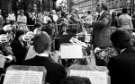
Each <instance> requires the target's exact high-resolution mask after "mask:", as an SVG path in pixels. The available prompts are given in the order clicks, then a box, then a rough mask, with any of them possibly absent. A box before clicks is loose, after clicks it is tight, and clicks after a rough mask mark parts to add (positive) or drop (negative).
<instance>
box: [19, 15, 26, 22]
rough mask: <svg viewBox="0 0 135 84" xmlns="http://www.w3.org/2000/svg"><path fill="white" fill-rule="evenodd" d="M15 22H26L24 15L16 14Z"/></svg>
mask: <svg viewBox="0 0 135 84" xmlns="http://www.w3.org/2000/svg"><path fill="white" fill-rule="evenodd" d="M17 22H22V23H25V24H26V23H27V17H26V16H25V15H23V16H21V15H18V17H17Z"/></svg>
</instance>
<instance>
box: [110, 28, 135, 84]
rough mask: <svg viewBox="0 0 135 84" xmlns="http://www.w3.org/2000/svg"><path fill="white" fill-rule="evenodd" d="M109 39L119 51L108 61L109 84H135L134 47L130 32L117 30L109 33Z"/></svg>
mask: <svg viewBox="0 0 135 84" xmlns="http://www.w3.org/2000/svg"><path fill="white" fill-rule="evenodd" d="M111 41H112V43H113V46H114V47H115V49H116V50H117V51H118V52H119V55H118V56H115V57H112V58H111V59H110V61H109V63H108V69H109V72H110V76H111V84H135V81H134V78H135V72H134V71H135V48H134V46H133V40H132V36H131V34H130V33H129V32H128V31H126V30H125V31H124V30H118V31H116V32H114V33H113V34H112V35H111Z"/></svg>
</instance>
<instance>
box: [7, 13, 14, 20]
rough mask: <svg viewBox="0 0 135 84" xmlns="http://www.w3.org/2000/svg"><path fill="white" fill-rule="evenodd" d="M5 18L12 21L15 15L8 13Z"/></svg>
mask: <svg viewBox="0 0 135 84" xmlns="http://www.w3.org/2000/svg"><path fill="white" fill-rule="evenodd" d="M7 20H8V21H9V20H12V21H16V17H15V14H13V13H12V14H8V17H7Z"/></svg>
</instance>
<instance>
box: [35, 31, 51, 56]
mask: <svg viewBox="0 0 135 84" xmlns="http://www.w3.org/2000/svg"><path fill="white" fill-rule="evenodd" d="M33 46H34V50H35V51H36V52H37V53H39V54H40V53H43V52H44V51H46V50H48V49H49V48H50V47H51V38H50V36H49V35H48V34H47V33H46V32H41V33H40V34H37V35H35V37H34V38H33Z"/></svg>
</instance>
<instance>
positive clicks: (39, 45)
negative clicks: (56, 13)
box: [24, 32, 66, 84]
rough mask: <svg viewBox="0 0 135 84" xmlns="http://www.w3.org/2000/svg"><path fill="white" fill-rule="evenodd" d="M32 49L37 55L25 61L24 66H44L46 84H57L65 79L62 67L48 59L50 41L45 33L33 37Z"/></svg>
mask: <svg viewBox="0 0 135 84" xmlns="http://www.w3.org/2000/svg"><path fill="white" fill-rule="evenodd" d="M33 47H34V50H35V51H36V53H37V55H36V56H35V57H34V58H32V59H29V60H26V61H25V63H24V64H25V65H30V66H44V67H45V68H46V69H47V76H46V82H47V83H49V84H59V83H60V81H61V80H62V79H64V78H65V77H66V71H65V69H64V67H62V66H61V65H59V64H57V63H55V62H53V61H52V59H51V58H50V57H49V53H50V49H51V39H50V36H49V35H48V34H47V33H46V32H41V33H40V34H37V35H35V37H34V39H33Z"/></svg>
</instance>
